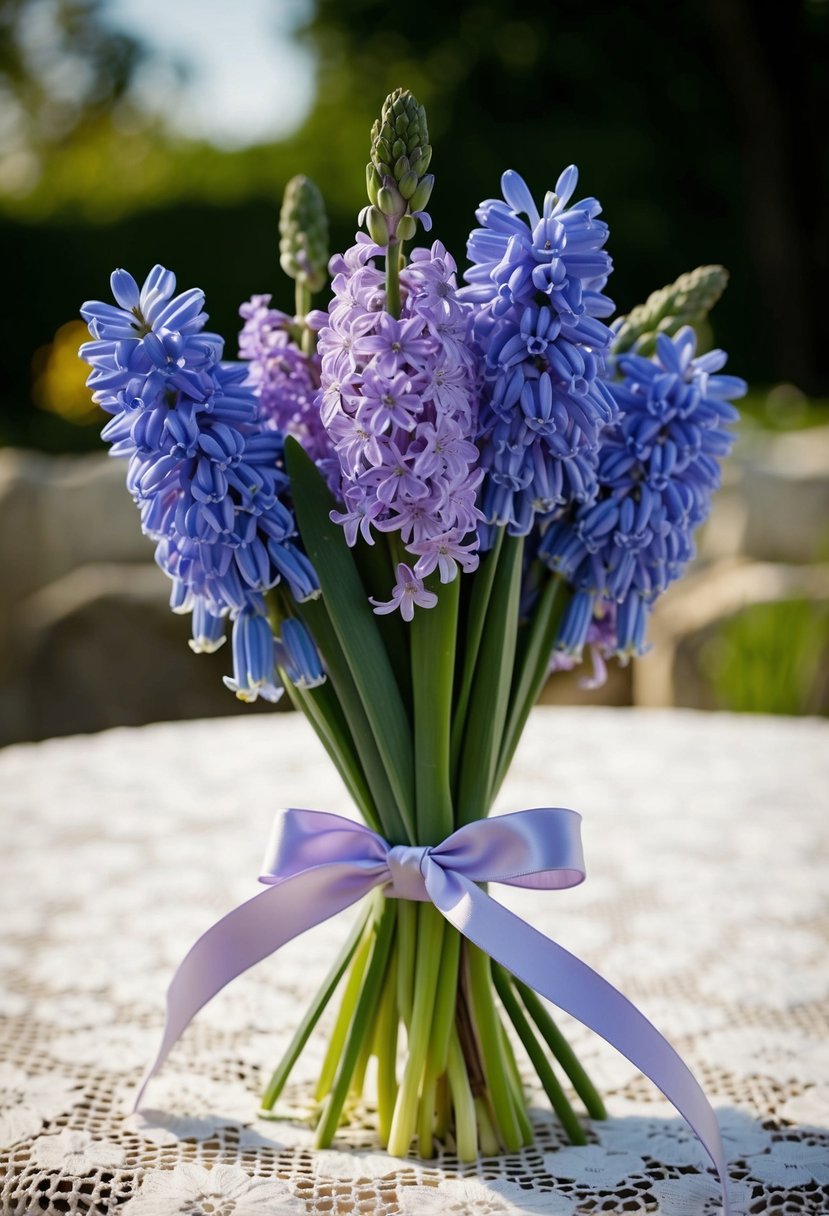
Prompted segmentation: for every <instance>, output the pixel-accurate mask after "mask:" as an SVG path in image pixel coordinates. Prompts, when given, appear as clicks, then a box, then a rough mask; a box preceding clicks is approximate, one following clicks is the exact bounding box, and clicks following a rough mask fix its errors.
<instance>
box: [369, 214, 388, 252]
mask: <svg viewBox="0 0 829 1216" xmlns="http://www.w3.org/2000/svg"><path fill="white" fill-rule="evenodd" d="M366 227H367V228H368V234H369V236H370V237H371V239H372V240H373V241H374V243H375V245H381V246H383V247H385V246H386V245H388V243H389V226H388V224H387V223H386V217H385V216H384V215H383V212H382V211H381V210H380V209H379V207H369V208H368V210H367V211H366Z"/></svg>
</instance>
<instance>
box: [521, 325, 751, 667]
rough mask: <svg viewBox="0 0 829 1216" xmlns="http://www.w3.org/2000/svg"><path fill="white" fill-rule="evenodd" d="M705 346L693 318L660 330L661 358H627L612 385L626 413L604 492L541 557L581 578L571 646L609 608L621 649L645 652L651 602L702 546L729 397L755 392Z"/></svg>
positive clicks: (612, 436) (566, 643)
mask: <svg viewBox="0 0 829 1216" xmlns="http://www.w3.org/2000/svg"><path fill="white" fill-rule="evenodd" d="M695 350H696V335H695V333H694V331H693V329H691V328H690V327H686V328H684V329H682V330H680V332H679V333H678V334H677V335H676V336H675V337H674V338H670V337H668V336H667V335H665V334H660V335H659V337H658V338H657V339H656V354H655V356H654V357H653V359H645V358H643V357H642V356H640V355H621V356H620V357H619V359H618V367H619V371H620V372H621V374H622V376H623V379H622V380H621V382H620V383H618V384H614V385H613V391H614V394H615V396H616V398H617V400H618V402H619V405H620V407H621V410H622V411H623V413H622V417H621V420H620V422H619V423H617V424H616V425H615V426H614V427H612V428H610V429H609V430H608V431H606V432H605V434H604V436H603V441H602V449H601V453H600V457H599V468H598V478H599V485H600V490H599V496H598V499H597V501H596V502H595V503H594V504H592V505H585V506H581V507H579V508H577V509H576V510H575V511H574V512H573V513H572V516H571V517H570V518H568V519H566V520H561V521H557V522H555V523H553V524H552V525H551V526H550V528H549V529H548V530H547V532H546V534H545V535H544V537H543V539H542V541H541V545H540V548H539V554H540V556H541V557H542V558H543V560H545V561H546V562H547V564H548V565H549V566H550V567H551V568H552V569H554V570H558V571H560V572H561V573H562V574H564V575H565V576H566V577H567V578H568V580H569V581H570V582H572V584H573V585H574V587H575V588H576V594H575V596H574V597H573V600H572V601H571V603H570V605H569V607H568V610H567V613H566V615H565V618H564V621H563V623H562V628H561V633H560V635H559V646H560V648H561V649H562V650H564V651H565V652H567V653H570V654H575V655H578V654H580V652H581V649H582V647H583V645H584V643H585V641H586V640H587V639H588V636H589V631H590V629H591V626H592V623H593V621H594V618H595V617H596V615H597V614H598V615H599V616H603V615H605V612H606V610H607V608H608V607H610V608H611V609H613V608H615V614H614V615H613V616H612V617H610V618H609V619H611V620H613V621H614V622H615V634H616V636H615V639H614V641H613V645H612V649H613V651H615V653H616V654H618V655H619V656H620V657H621V658H623V659H625V658H628V657H630V655H632V654H641V653H642V652H643V650H644V649H645V633H646V628H647V621H648V616H649V613H650V609H651V606H652V604H653V603H654V601H655V600H656V598H657V597H658V596H659V595H660V594H661V593H662V592H663V591H664V590H665V588H666V587H667V586H668V585H669V583H671V582H673V581H674V580H675V579H677V578H679V577H680V575H681V574H682V573H683V572H684V570H685V567H686V566H687V564H688V562H689V561H690V559H691V558H692V557H693V554H694V546H693V539H692V537H693V532H694V530H695V529H696V528H697V527H698V526H699V525H700V524H701V523H702V522H703V520H704V519H706V517H707V516H708V513H709V510H710V506H711V496H712V494H713V492H714V491H715V490H716V489H717V487H718V486H719V484H720V467H719V461H720V460H721V459H722V457H724V456H725V455H727V453H728V452H729V450H730V448H731V445H732V442H733V436H732V435H731V434H730V433H729V432H728V431H727V430H726V429H725V428H726V425H727V424H728V423H731V422H734V421H735V420H736V418H737V411H736V410H735V409H734V408H733V406H731V405H730V404H729V402H730V401H731V400H732V399H733V398H735V397H741V396H742V395H743V394H744V393H745V391H746V384H745V381H743V380H740V379H739V378H738V377H736V376H724V375H719V374H718V373H719V372H720V371H721V369H722V368H723V366H724V365H725V361H726V356H725V354H724V352H723V351H720V350H713V351H710V352H709V353H708V354H705V355H702V356H700V357H699V358H694V354H695Z"/></svg>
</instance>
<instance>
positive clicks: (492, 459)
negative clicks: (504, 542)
mask: <svg viewBox="0 0 829 1216" xmlns="http://www.w3.org/2000/svg"><path fill="white" fill-rule="evenodd" d="M577 180H578V173H577V170H576V168H575V166H570V168H569V169H567V170H565V172H564V173H563V174H562V175H561V177H560V178H559V179H558V182H557V183H556V189H555V191H553V192H549V193H548V194H547V195H546V197H545V200H544V204H543V207H542V208H541V210H540V211H539V209H538V208H537V207H536V205H535V202H534V201H533V198H532V195H531V194H530V191H529V189H528V187H527V185H526V183H525V182H524V181H523V179H522V178H521V177H519V175H518V174H517V173H514V172H512V171H510V172H507V173H505V174H504V176H503V177H502V179H501V185H502V189H503V194H504V200H505V201H502V200H500V199H489V200H487V201H486V202H484V203H482V204H481V207H480V208H479V210H478V211H477V213H476V214H477V217H478V219H479V221H480V222H481V224H482V225H483V227H481V228H478V229H475V231H473V232H472V234H471V236H470V238H469V244H468V254H469V259H470V261H471V262H472V263H473V265H472V266H471V267H470V268H469V269H468V270H467V271H466V273H465V275H464V278H465V279H466V282H467V284H468V286H466V287H465V288H464V289H463V290H462V292H461V293H460V294H461V296H462V298H464V299H465V300H469V301H472V302H474V303H475V304H477V305H478V313H477V319H476V322H475V326H474V332H475V337H476V340H477V342H478V344H479V346H480V348H481V350H482V352H483V354H484V359H485V379H486V385H485V391H484V394H483V402H482V407H481V414H480V422H479V443H480V447H481V465H482V467H483V468H484V469H485V471H486V476H485V480H484V485H483V491H482V502H481V506H482V509H483V512H484V515H485V516H486V520H487V525H488V526H485V527H484V528H483V529H482V547H483V548H486V547H488V545H489V544H490V543H491V540H492V535H493V527H494V526H495V525H505V526H506V527H507V530H508V531H509V532H510V533H511V534H513V535H518V536H526V535H527V534H528V533H529V532H530V531H531V529H532V527H533V524H534V522H535V520H536V517H537V516H542V517H544V516H549V515H550V514H551V513H553V512H558V511H560V510H561V509H562V508H563V507H564V506H567V505H569V504H570V503H573V502H580V503H588V502H591V501H592V500H593V499H594V498H595V495H596V492H597V482H596V464H597V457H598V449H599V436H600V434H601V432H602V430H603V428H604V427H606V426H607V425H608V424H609V423H611V422H612V421H614V419H615V418H616V415H617V409H616V403H615V400H614V397H613V395H612V393H611V392H610V391H609V389H608V387H607V385H606V384H605V383H604V382H603V380H602V374H603V371H604V361H605V355H606V353H607V351H608V348H609V345H610V341H611V332H610V330H609V329H608V328H607V326H606V325H604V324H602V322H601V320H600V319H599V318H602V317H608V316H610V314H611V313H612V311H613V302H612V301H611V300H609V299H608V297H607V296H605V295H604V294H603V292H602V289H603V287H604V285H605V283H606V281H607V277H608V275H609V274H610V271H611V269H612V263H611V260H610V257H609V255H608V254H607V253H605V252H604V250H603V248H602V247H603V245H604V243H605V241H606V240H607V235H608V229H607V225H606V224H605V223H604V222H603V221H601V220H599V219H598V218H597V217H598V215H599V213H600V211H601V208H600V206H599V204H598V202H597V201H596V200H595V199H592V198H588V199H583V200H582V201H580V202H577V203H572V204H571V202H570V200H571V198H572V195H573V192H574V190H575V188H576V183H577ZM524 217H525V218H524Z"/></svg>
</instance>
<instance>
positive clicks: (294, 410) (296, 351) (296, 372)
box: [239, 295, 339, 485]
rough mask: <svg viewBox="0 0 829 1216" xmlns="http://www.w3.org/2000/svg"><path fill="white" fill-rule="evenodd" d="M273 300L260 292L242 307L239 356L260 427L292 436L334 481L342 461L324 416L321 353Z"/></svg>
mask: <svg viewBox="0 0 829 1216" xmlns="http://www.w3.org/2000/svg"><path fill="white" fill-rule="evenodd" d="M270 304H271V297H270V296H269V295H256V296H252V297H251V298H250V300H247V301H246V302H245V303H244V304H242V306H241V307H240V309H239V314H240V316H241V317H242V318H243V320H244V322H245V324H244V326H243V328H242V331H241V333H240V334H239V357H240V358H241V359H244V360H247V362H248V383H249V384H250V385H251V386H252V387H253V391H254V393H255V395H256V396H257V397H258V399H259V406H260V409H259V420H260V423H261V426H262V428H263V429H265V430H269V431H279V432H281V433H282V434H285V435H293V436H294V438H295V439H297V440H298V441H299V443H301V444H302V446H303V448H304V449H305V451H306V452H307V453H308V455H309V456H310V457H311V459H312V460H313V461H314V463H315V464H316V465H317V466H318V467H319V469H320V470H321V471H322V472H323V474H324V475H325V476H326V477H327V478H328V479H329V481H330V480H331V479H332V477H335V476H336V473H337V471H338V469H339V462H338V461H337V458H336V455H335V453H334V450H333V448H332V446H331V441H330V439H329V437H328V433H327V431H326V429H325V427H324V426H323V424H322V420H321V419H320V411H319V403H318V401H317V396H318V392H319V386H320V360H319V356H318V355H317V354H316V353H315V352H311V353H307V352H306V351H304V350H303V349H302V348H301V346H300V345H299V343H298V342H297V340H296V328H297V326H296V320H295V318H294V317H290V316H289V315H288V314H287V313H285V312H281V311H280V310H279V309H278V308H271V306H270ZM333 484H335V483H333V482H332V485H333Z"/></svg>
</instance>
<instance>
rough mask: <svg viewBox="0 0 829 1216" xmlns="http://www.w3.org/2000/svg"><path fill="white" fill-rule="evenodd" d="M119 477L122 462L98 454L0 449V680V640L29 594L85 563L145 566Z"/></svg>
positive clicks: (0, 646)
mask: <svg viewBox="0 0 829 1216" xmlns="http://www.w3.org/2000/svg"><path fill="white" fill-rule="evenodd" d="M124 476H125V464H124V462H123V461H118V460H110V459H109V457H107V456H105V455H103V454H101V455H91V456H44V455H41V454H39V453H35V452H25V451H15V450H14V449H5V450H0V519H2V521H3V527H2V529H0V569H2V570H3V572H4V573H3V578H2V580H0V678H2V676H3V669H4V667H5V666H6V664H4V663H3V661H2V656H3V652H4V650H5V651H6V654H5V658H6V660H8V657H9V656H8V650H7V648H6V647H4V641H5V640H6V639H8V636H9V634H10V632H11V631H12V630H13V629H14V624H15V617H16V615H17V612H18V608H19V605H20V604H21V603H22V602H23V601H24V600H25V599H26V598H27V597H28V596H29V595H31V594H32V592H34V591H36V590H38V589H39V588H41V587H45V586H46V585H47V584H48V583H51V582H52V581H53V580H55V579H57V578H60V576H61V575H64V574H66V573H68V572H69V571H70V570H74V569H75V568H76V567H78V566H82V565H86V564H88V563H95V562H107V561H115V562H132V561H134V562H142V563H151V562H152V556H153V545H152V542H151V541H149V540H148V539H147V538H146V537H145V536H143V535H142V533H141V529H140V526H139V522H138V513H137V511H136V508H135V504H134V503H133V501H132V499H131V498H130V496H129V494H127V492H126V490H125V488H124Z"/></svg>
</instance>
